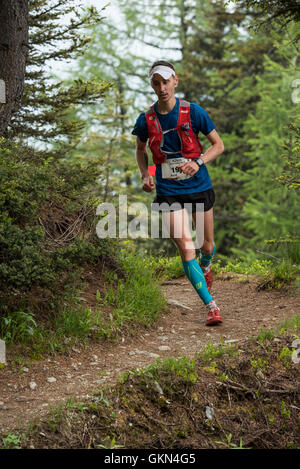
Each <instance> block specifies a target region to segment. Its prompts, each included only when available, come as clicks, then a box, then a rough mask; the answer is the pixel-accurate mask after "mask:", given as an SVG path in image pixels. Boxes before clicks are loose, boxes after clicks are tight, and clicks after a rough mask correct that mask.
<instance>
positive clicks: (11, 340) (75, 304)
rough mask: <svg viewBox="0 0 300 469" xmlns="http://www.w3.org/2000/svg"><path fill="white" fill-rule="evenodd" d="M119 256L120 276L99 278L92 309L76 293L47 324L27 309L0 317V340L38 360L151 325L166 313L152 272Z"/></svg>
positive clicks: (133, 258) (137, 259) (132, 256)
mask: <svg viewBox="0 0 300 469" xmlns="http://www.w3.org/2000/svg"><path fill="white" fill-rule="evenodd" d="M119 258H120V262H121V263H122V267H123V275H120V273H119V271H114V270H108V271H107V272H106V273H105V274H102V277H101V278H99V285H100V286H101V287H102V288H101V289H100V288H99V290H98V291H97V293H96V294H95V298H94V303H93V305H92V307H88V306H86V304H85V303H86V300H85V298H83V297H82V296H79V295H80V292H78V291H74V292H73V296H72V297H68V298H66V300H65V302H64V305H63V306H62V307H61V308H60V309H58V310H57V311H55V312H54V313H53V314H52V315H48V317H47V319H46V320H45V319H44V320H39V321H38V320H37V319H36V317H35V315H34V314H33V313H32V312H31V311H29V310H28V311H16V312H12V313H10V314H8V315H7V316H6V317H2V318H0V337H1V338H2V339H3V340H4V341H5V342H6V344H7V345H11V346H14V345H18V346H19V347H18V352H20V353H21V354H22V353H23V354H29V356H30V357H31V358H32V359H39V358H42V356H43V355H45V354H56V353H64V352H65V351H66V350H67V349H68V348H69V347H70V346H72V345H73V344H74V343H76V342H79V343H81V344H83V343H85V342H87V341H88V340H89V339H96V340H101V339H103V338H109V339H114V340H115V339H117V338H118V336H119V335H120V334H123V333H124V332H126V333H133V332H134V331H135V330H136V328H137V327H140V326H144V327H147V326H149V325H150V324H152V323H153V322H154V321H156V320H157V318H158V317H159V315H160V314H161V312H162V311H163V310H165V309H166V300H165V298H164V297H163V295H162V293H161V291H160V287H159V276H158V275H157V272H156V269H155V268H154V265H153V263H151V262H149V260H148V259H146V260H145V259H143V258H142V257H141V256H140V255H139V254H138V253H134V252H129V253H128V252H126V251H125V250H121V252H120V253H119ZM103 286H104V288H103ZM83 296H84V294H83ZM12 350H13V347H12Z"/></svg>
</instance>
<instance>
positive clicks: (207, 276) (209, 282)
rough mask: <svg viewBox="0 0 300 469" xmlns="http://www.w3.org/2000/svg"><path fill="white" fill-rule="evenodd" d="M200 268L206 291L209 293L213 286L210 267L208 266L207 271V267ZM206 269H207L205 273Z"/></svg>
mask: <svg viewBox="0 0 300 469" xmlns="http://www.w3.org/2000/svg"><path fill="white" fill-rule="evenodd" d="M200 267H201V269H202V272H203V275H204V278H205V282H206V286H207V289H208V291H209V293H210V291H211V288H212V284H213V277H212V271H211V266H210V265H209V266H208V269H207V267H204V266H200ZM206 269H207V271H206V272H205V270H206Z"/></svg>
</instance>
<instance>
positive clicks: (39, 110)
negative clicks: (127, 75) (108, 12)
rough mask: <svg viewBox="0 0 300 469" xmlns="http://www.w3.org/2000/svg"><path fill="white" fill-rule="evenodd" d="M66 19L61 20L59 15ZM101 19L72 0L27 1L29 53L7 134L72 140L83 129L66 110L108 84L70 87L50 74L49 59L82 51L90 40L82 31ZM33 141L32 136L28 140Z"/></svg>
mask: <svg viewBox="0 0 300 469" xmlns="http://www.w3.org/2000/svg"><path fill="white" fill-rule="evenodd" d="M68 15H69V16H70V20H69V21H67V22H63V21H62V18H63V17H68ZM100 21H101V17H100V14H99V13H98V11H97V10H96V9H95V8H93V7H91V8H90V9H88V10H87V11H86V12H83V11H81V9H80V8H79V7H78V6H76V4H75V1H74V0H58V1H55V0H50V1H48V2H46V1H45V0H31V1H30V4H29V55H28V60H27V67H26V76H25V91H24V95H23V99H22V102H21V107H20V110H19V111H18V112H17V113H15V114H14V116H13V118H12V120H11V122H10V127H9V129H8V132H7V136H8V137H9V138H14V137H17V139H18V140H19V141H20V140H22V141H25V140H27V139H28V138H30V137H31V138H33V139H34V141H39V140H40V141H44V142H49V143H50V142H51V145H53V144H54V143H55V142H59V143H60V144H64V145H65V144H66V143H71V141H72V144H73V145H74V142H75V139H76V138H77V137H78V135H80V132H81V130H82V129H83V122H79V121H78V120H77V121H76V120H74V121H72V120H70V119H69V113H71V112H72V110H73V109H74V108H76V107H81V106H83V105H85V104H86V103H94V102H95V101H96V100H99V98H101V97H102V96H103V95H104V93H105V91H106V89H107V88H108V87H109V84H108V83H104V82H94V81H92V80H91V81H88V82H85V81H84V80H77V81H74V82H73V83H72V84H71V85H70V86H69V87H66V86H64V85H63V84H62V83H60V82H56V81H55V80H53V79H51V76H49V63H50V61H60V60H64V61H67V60H70V59H72V58H75V57H76V56H79V55H80V54H83V53H84V51H85V50H86V49H87V47H88V45H89V43H90V38H89V37H88V36H87V35H85V34H82V33H81V30H82V29H83V28H84V27H86V26H89V25H92V24H96V23H99V22H100ZM31 141H32V139H31Z"/></svg>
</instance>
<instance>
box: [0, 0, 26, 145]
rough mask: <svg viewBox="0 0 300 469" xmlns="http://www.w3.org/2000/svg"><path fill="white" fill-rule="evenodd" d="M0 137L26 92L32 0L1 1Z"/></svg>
mask: <svg viewBox="0 0 300 469" xmlns="http://www.w3.org/2000/svg"><path fill="white" fill-rule="evenodd" d="M0 24H1V38H0V41H1V43H0V79H1V86H2V87H3V89H2V92H3V95H4V96H3V98H4V99H3V101H2V103H1V104H0V136H2V135H4V133H5V131H6V128H7V126H8V124H9V122H10V120H11V116H12V114H13V113H14V112H15V111H16V110H17V109H18V107H19V105H20V101H21V98H22V95H23V91H24V76H25V64H26V58H27V53H28V0H21V1H19V2H16V4H15V5H13V4H12V2H7V0H0Z"/></svg>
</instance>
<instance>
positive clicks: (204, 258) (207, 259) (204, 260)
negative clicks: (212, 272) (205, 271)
mask: <svg viewBox="0 0 300 469" xmlns="http://www.w3.org/2000/svg"><path fill="white" fill-rule="evenodd" d="M215 252H216V244H214V248H213V251H212V252H211V253H210V254H205V253H204V252H202V251H201V250H200V253H201V258H200V264H201V265H204V266H205V267H208V266H209V264H210V263H211V260H212V258H213V257H214V255H215Z"/></svg>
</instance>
